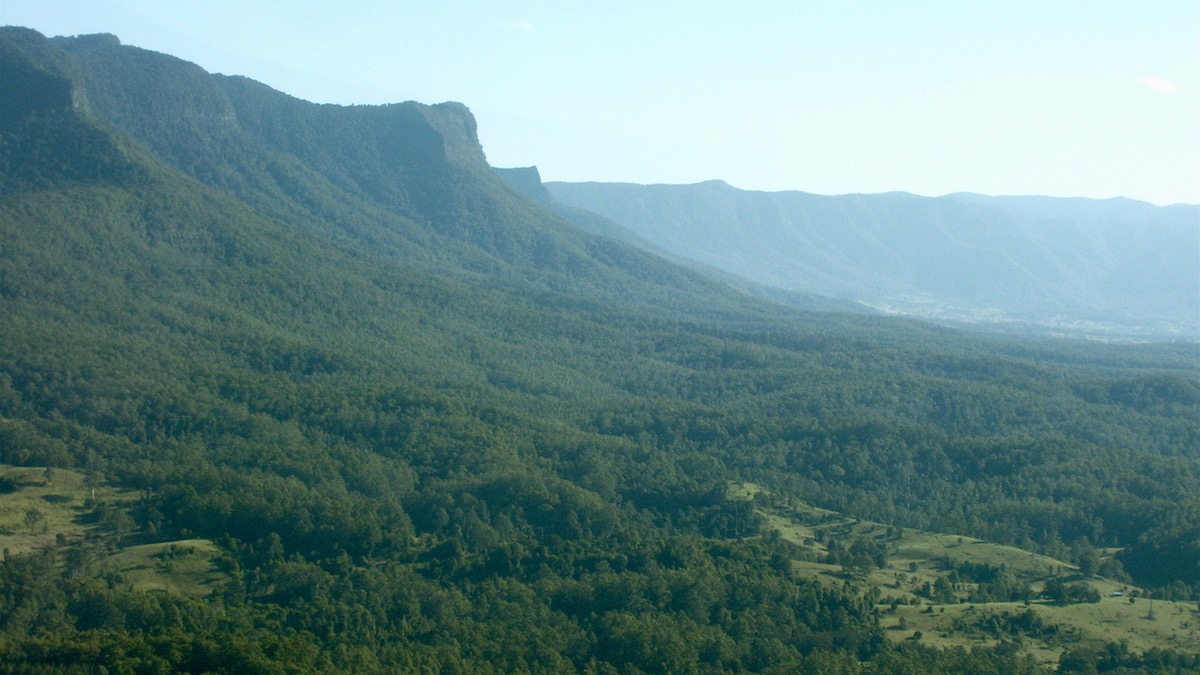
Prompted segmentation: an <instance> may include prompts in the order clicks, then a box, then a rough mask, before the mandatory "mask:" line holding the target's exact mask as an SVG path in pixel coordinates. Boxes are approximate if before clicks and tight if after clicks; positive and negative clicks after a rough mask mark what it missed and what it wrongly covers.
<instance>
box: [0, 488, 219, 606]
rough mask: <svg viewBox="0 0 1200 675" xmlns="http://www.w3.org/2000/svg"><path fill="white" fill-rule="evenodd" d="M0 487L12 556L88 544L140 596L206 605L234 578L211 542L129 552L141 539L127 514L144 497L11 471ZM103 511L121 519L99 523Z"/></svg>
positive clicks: (4, 538) (0, 544) (1, 524)
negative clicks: (205, 599)
mask: <svg viewBox="0 0 1200 675" xmlns="http://www.w3.org/2000/svg"><path fill="white" fill-rule="evenodd" d="M0 487H2V488H3V489H0V549H3V550H4V551H6V552H7V554H8V555H17V554H20V553H26V552H29V551H33V550H37V549H42V548H48V547H52V546H59V547H66V546H74V545H79V544H81V542H84V541H85V540H88V541H90V542H91V544H89V545H95V544H100V545H101V549H102V550H107V551H109V553H107V554H106V555H105V556H104V560H103V562H102V564H103V566H104V567H106V568H108V569H111V570H113V571H116V572H119V573H120V575H121V578H123V579H124V580H125V583H127V584H128V585H129V586H130V587H132V588H133V589H134V590H142V591H165V592H169V593H175V594H178V595H184V596H189V597H202V596H205V595H208V594H209V593H211V592H212V591H213V590H214V589H216V588H218V587H219V586H220V585H221V584H222V583H223V582H224V580H225V579H226V578H227V576H226V575H225V573H224V572H222V571H221V570H220V568H219V567H218V565H217V560H218V559H219V557H220V550H219V549H218V548H217V546H216V544H214V543H213V542H211V541H209V540H207V539H187V540H182V541H173V542H158V543H152V544H143V545H138V546H125V547H122V546H121V545H122V544H128V543H130V542H131V541H132V540H133V538H132V537H131V536H129V535H131V534H135V533H133V532H132V527H133V521H132V519H131V518H129V517H128V513H127V511H128V509H129V508H130V507H131V506H132V505H133V503H134V501H135V500H136V497H137V495H136V493H134V492H132V491H129V490H121V489H119V488H116V487H113V486H109V485H105V484H103V483H97V482H95V481H89V480H88V478H87V477H86V476H85V475H84V474H82V473H79V472H77V471H70V470H67V469H53V470H51V471H47V470H46V469H45V468H39V467H18V466H9V465H4V464H0ZM96 505H103V506H104V507H105V509H104V510H106V511H107V512H110V513H112V514H115V516H116V517H112V518H110V519H109V520H108V521H107V522H106V521H103V520H100V519H98V518H97V512H98V511H97V509H96V508H95V506H96ZM114 523H115V524H117V525H116V526H115V527H114ZM126 528H128V529H127V530H126ZM117 530H126V531H121V532H118V531H117Z"/></svg>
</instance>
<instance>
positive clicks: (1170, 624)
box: [730, 485, 1200, 665]
mask: <svg viewBox="0 0 1200 675" xmlns="http://www.w3.org/2000/svg"><path fill="white" fill-rule="evenodd" d="M760 492H761V490H760V489H759V488H758V487H757V486H753V485H740V486H735V487H734V488H733V489H731V491H730V495H731V497H734V498H742V499H753V498H754V497H755V495H757V494H759V493H760ZM769 501H770V500H763V499H759V500H757V502H756V503H757V509H758V512H759V514H760V515H761V516H763V518H764V524H765V527H764V531H765V532H767V533H772V532H773V533H776V534H775V536H779V537H782V538H783V539H785V540H787V541H789V542H791V543H792V544H794V545H795V546H796V547H797V550H798V554H797V556H796V558H797V559H796V560H795V562H794V563H793V566H794V567H793V568H794V571H795V573H796V574H797V575H799V576H803V577H807V578H813V579H817V580H819V581H821V582H822V583H827V584H829V585H831V586H833V585H839V586H840V585H842V584H844V583H845V582H846V581H847V580H851V581H853V582H854V583H857V584H860V585H861V586H862V588H863V589H864V592H868V593H874V594H875V595H876V598H877V606H878V608H879V610H880V613H881V614H880V625H881V626H882V627H883V628H884V629H885V630H886V632H887V635H888V636H889V637H890V638H891V639H893V640H895V641H897V642H899V641H904V640H913V639H919V640H920V641H922V642H923V643H925V644H929V645H933V646H939V647H945V646H962V647H966V648H970V647H974V646H994V645H997V644H999V643H1000V642H1002V641H1007V642H1015V643H1016V644H1017V645H1018V646H1019V648H1020V649H1021V650H1022V651H1024V652H1025V653H1027V654H1030V655H1032V656H1033V657H1034V658H1036V659H1037V660H1038V661H1039V662H1041V663H1043V664H1047V665H1054V664H1056V663H1057V662H1058V659H1059V657H1060V656H1061V655H1062V653H1063V651H1064V650H1066V649H1067V648H1070V647H1073V646H1076V645H1083V646H1089V647H1094V648H1102V647H1103V646H1104V645H1106V644H1108V643H1111V642H1117V643H1121V642H1123V643H1125V644H1126V645H1127V646H1128V648H1129V649H1130V650H1131V651H1134V652H1144V651H1147V650H1149V649H1152V648H1159V649H1171V650H1175V651H1179V652H1184V653H1189V654H1200V608H1198V607H1197V603H1194V602H1169V601H1164V600H1150V599H1147V598H1145V597H1139V596H1142V595H1143V594H1144V591H1143V589H1140V588H1138V587H1136V586H1133V585H1130V584H1122V583H1118V582H1116V581H1112V580H1109V579H1104V578H1100V577H1094V578H1091V579H1086V580H1085V579H1084V578H1083V576H1082V575H1080V574H1079V571H1078V569H1077V568H1076V567H1075V566H1074V565H1072V564H1070V563H1068V562H1064V561H1062V560H1057V559H1054V558H1050V557H1047V556H1043V555H1038V554H1036V553H1032V552H1030V551H1026V550H1023V549H1020V548H1016V547H1013V546H1002V545H999V544H992V543H988V542H985V541H982V540H979V539H975V538H973V537H968V536H959V535H956V534H944V533H936V532H924V531H920V530H913V529H908V528H889V527H888V526H886V525H883V524H880V523H873V522H870V521H864V520H859V519H855V518H848V517H845V516H842V515H840V514H837V513H834V512H832V511H827V510H824V509H819V508H816V507H812V506H809V505H804V504H789V505H788V506H786V507H777V506H764V504H767V503H769ZM858 539H866V540H869V541H872V542H876V543H878V544H879V545H881V546H883V547H886V551H887V559H886V564H885V565H884V566H883V567H875V566H869V567H868V566H860V567H855V568H851V567H847V566H844V565H839V564H831V563H830V562H828V560H827V559H828V556H829V554H830V550H831V548H837V547H840V548H842V549H845V548H847V547H849V546H850V545H852V542H854V541H855V540H858ZM1110 553H1111V552H1110ZM964 565H967V566H970V565H975V566H988V567H990V568H1002V569H1003V570H1006V571H1007V572H1009V573H1011V574H1012V576H1014V577H1015V578H1016V580H1017V581H1018V582H1019V583H1021V584H1024V585H1027V586H1028V589H1029V591H1030V593H1031V598H1030V600H1029V601H1028V602H1024V601H1017V602H969V601H968V596H969V595H970V593H971V591H972V590H974V589H975V588H977V586H978V585H977V584H974V583H970V582H969V581H963V580H961V579H958V580H957V583H956V584H954V585H953V591H952V593H953V596H954V598H953V601H950V598H937V599H935V598H933V597H930V592H929V591H930V589H931V588H932V587H933V586H934V585H936V584H937V583H938V579H939V578H940V577H946V579H947V580H948V579H951V578H953V577H951V572H952V570H953V568H954V567H956V566H957V567H963V566H964ZM1053 579H1057V580H1059V581H1062V582H1064V583H1066V584H1078V583H1086V584H1087V585H1089V586H1091V587H1092V588H1094V589H1095V590H1096V591H1097V592H1098V593H1099V595H1100V599H1099V602H1095V603H1090V602H1081V603H1073V604H1053V603H1050V602H1048V601H1046V600H1045V599H1041V598H1039V597H1038V595H1039V594H1041V593H1042V592H1043V590H1044V589H1045V585H1046V583H1047V582H1048V581H1051V580H1053ZM942 583H943V584H944V585H947V583H948V582H947V581H943V582H942Z"/></svg>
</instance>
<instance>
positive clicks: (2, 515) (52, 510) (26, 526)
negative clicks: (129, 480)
mask: <svg viewBox="0 0 1200 675" xmlns="http://www.w3.org/2000/svg"><path fill="white" fill-rule="evenodd" d="M0 484H2V485H3V486H4V490H3V491H0V548H3V549H6V550H8V551H9V553H10V554H17V553H24V552H27V551H32V550H34V549H39V548H45V547H48V546H54V545H57V544H61V543H71V542H77V541H79V540H81V539H83V537H84V536H85V535H86V534H87V533H88V532H89V531H94V530H95V529H96V528H95V526H94V524H90V523H88V522H87V520H88V519H87V515H88V512H89V511H90V510H91V509H90V508H89V506H88V502H89V500H93V499H94V500H95V501H102V502H107V503H111V504H127V503H128V502H130V501H131V500H132V498H133V495H132V493H130V492H128V491H122V490H118V489H116V488H113V487H111V486H108V485H103V484H95V485H93V484H90V483H89V482H88V480H87V479H86V477H85V476H84V475H83V474H81V473H79V472H76V471H68V470H66V469H52V470H49V471H47V469H45V468H41V467H19V466H8V465H4V464H0ZM35 514H36V515H35Z"/></svg>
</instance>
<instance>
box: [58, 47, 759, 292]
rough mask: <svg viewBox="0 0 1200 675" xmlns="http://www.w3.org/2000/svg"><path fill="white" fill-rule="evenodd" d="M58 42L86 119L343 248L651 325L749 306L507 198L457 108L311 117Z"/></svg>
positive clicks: (162, 68) (275, 101) (273, 100)
mask: <svg viewBox="0 0 1200 675" xmlns="http://www.w3.org/2000/svg"><path fill="white" fill-rule="evenodd" d="M55 44H56V45H58V46H60V47H62V48H63V49H64V50H65V51H67V52H68V53H69V54H72V55H74V56H75V57H76V61H77V66H76V67H77V69H78V71H79V72H80V80H79V81H80V89H81V91H82V92H83V94H82V97H83V98H84V99H86V101H87V109H88V110H89V111H90V112H91V113H92V114H93V115H95V116H97V117H99V118H101V119H104V120H105V121H106V122H109V123H111V124H113V125H114V126H116V127H117V128H119V129H121V130H122V131H124V132H126V133H127V134H129V135H130V136H131V137H133V138H135V139H137V140H139V141H141V142H142V143H144V144H145V146H146V147H147V149H149V150H150V151H152V152H153V153H154V154H155V155H156V156H157V157H159V158H160V159H162V160H163V161H165V162H167V163H168V164H169V165H171V166H173V167H175V168H177V169H179V170H182V171H184V172H186V173H188V174H189V175H191V176H193V177H195V178H197V179H198V180H200V181H202V182H204V183H205V184H207V185H209V186H212V187H214V188H217V189H221V190H227V191H230V192H231V193H233V194H234V195H236V196H237V197H238V198H239V199H241V200H243V201H245V202H246V203H248V204H250V205H251V206H253V207H254V208H256V209H257V210H259V211H261V212H262V213H264V214H267V215H270V216H271V217H274V218H277V219H280V220H283V221H285V222H289V223H292V224H294V225H296V226H298V227H305V228H309V229H311V230H313V231H317V232H323V233H328V234H331V235H333V236H336V237H337V238H338V241H339V242H340V243H341V244H342V245H344V246H350V247H363V246H365V247H367V248H369V249H370V250H371V251H372V252H374V253H387V254H390V255H392V256H394V257H395V258H396V259H397V260H399V261H403V262H404V263H405V264H419V265H422V266H424V267H426V268H427V269H430V270H432V271H435V272H436V273H439V274H459V275H465V277H466V278H473V277H474V278H477V277H478V275H480V274H482V275H484V276H486V277H487V279H488V280H489V282H490V283H493V284H495V283H504V284H511V285H515V287H520V288H521V289H523V291H529V290H531V289H540V290H541V291H543V292H546V291H549V292H557V291H559V290H562V289H564V288H567V287H569V288H571V290H572V293H574V294H585V295H590V296H592V297H594V298H597V299H603V300H606V301H618V302H622V303H630V302H633V303H638V302H642V303H646V306H647V307H648V308H653V311H655V312H656V313H657V312H663V311H666V312H679V314H678V315H679V316H687V315H696V314H702V315H706V316H711V315H713V314H715V313H720V312H729V311H731V310H734V309H737V310H738V311H739V312H740V311H742V309H743V305H744V300H743V298H741V297H740V296H739V294H737V293H734V292H731V291H730V290H729V289H727V288H723V287H721V286H719V285H717V284H713V283H710V282H707V281H705V280H704V279H703V277H702V276H700V275H697V274H691V273H688V272H687V271H685V270H682V269H680V268H678V267H675V266H672V265H666V264H663V262H662V261H661V260H660V259H659V258H657V257H656V256H652V255H646V254H645V253H643V252H642V251H640V250H638V249H636V248H634V247H628V246H621V245H618V244H616V243H615V242H613V241H612V240H609V239H598V238H596V237H591V236H587V235H585V234H583V233H580V232H578V231H577V230H575V229H573V228H570V227H566V226H564V224H563V223H562V222H561V221H560V220H559V219H557V218H555V217H554V216H553V215H552V214H551V213H549V212H547V211H546V210H545V209H542V208H539V207H538V206H537V205H536V204H534V203H532V202H531V201H530V200H528V199H526V198H524V197H523V196H522V195H521V194H520V193H518V192H516V191H515V190H513V189H511V188H510V187H509V186H508V185H507V184H506V183H505V182H504V181H502V180H501V179H499V178H498V177H496V176H494V175H493V174H492V171H491V169H490V168H489V167H488V166H487V163H486V161H485V158H484V154H483V151H482V149H481V147H480V145H479V141H478V138H477V137H476V133H475V122H474V119H473V118H472V117H471V115H470V113H469V111H467V109H466V108H465V107H464V106H462V105H461V104H454V103H447V104H439V105H436V106H427V105H422V104H418V103H413V102H409V103H402V104H396V105H388V106H351V107H343V106H329V105H316V104H312V103H308V102H305V101H301V100H299V99H295V98H292V97H290V96H287V95H286V94H283V93H281V92H277V91H274V90H272V89H270V88H269V87H266V86H265V85H262V84H260V83H257V82H254V81H251V80H248V79H246V78H241V77H223V76H213V75H209V74H207V73H205V72H204V71H203V70H202V69H200V68H198V67H197V66H195V65H194V64H189V63H186V62H183V61H181V60H179V59H175V58H173V57H170V56H167V55H163V54H157V53H153V52H147V51H145V50H140V49H137V48H134V47H128V46H122V45H120V44H119V43H118V42H117V41H116V40H115V39H114V38H111V37H107V38H100V37H94V36H93V37H83V38H69V39H65V38H63V39H56V40H55ZM147 99H149V100H153V101H154V104H153V105H145V104H143V103H142V101H143V100H147ZM684 289H686V292H681V291H682V290H684ZM769 312H770V310H763V313H764V314H766V313H769Z"/></svg>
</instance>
